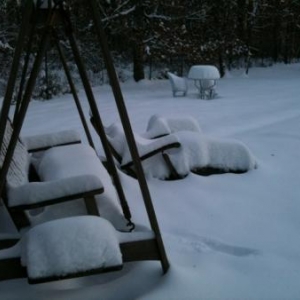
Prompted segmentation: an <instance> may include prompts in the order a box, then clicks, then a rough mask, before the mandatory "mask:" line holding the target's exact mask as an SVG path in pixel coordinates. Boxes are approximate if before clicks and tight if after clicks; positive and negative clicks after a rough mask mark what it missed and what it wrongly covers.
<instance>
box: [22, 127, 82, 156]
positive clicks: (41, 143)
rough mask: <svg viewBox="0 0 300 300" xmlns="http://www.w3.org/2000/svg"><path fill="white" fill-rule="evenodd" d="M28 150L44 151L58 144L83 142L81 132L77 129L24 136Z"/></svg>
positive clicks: (23, 139)
mask: <svg viewBox="0 0 300 300" xmlns="http://www.w3.org/2000/svg"><path fill="white" fill-rule="evenodd" d="M22 141H23V143H24V144H25V146H26V147H27V150H28V152H38V151H44V150H47V149H49V148H52V147H56V146H64V145H71V144H79V143H81V138H80V134H79V133H78V132H77V131H75V130H64V131H59V132H54V133H48V134H41V135H33V136H27V137H22Z"/></svg>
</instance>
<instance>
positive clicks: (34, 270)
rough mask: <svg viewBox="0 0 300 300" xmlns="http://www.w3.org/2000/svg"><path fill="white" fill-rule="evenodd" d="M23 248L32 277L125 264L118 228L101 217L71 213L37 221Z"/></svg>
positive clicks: (22, 257)
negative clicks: (48, 220)
mask: <svg viewBox="0 0 300 300" xmlns="http://www.w3.org/2000/svg"><path fill="white" fill-rule="evenodd" d="M22 248H23V249H22V256H21V260H22V264H23V265H24V266H27V272H28V276H29V278H31V279H33V278H35V279H38V278H45V277H52V276H66V275H69V274H74V273H77V272H84V271H90V270H95V269H102V268H109V267H116V266H120V265H122V255H121V252H120V248H119V242H118V238H117V236H116V231H115V229H114V228H113V227H112V225H111V224H110V223H109V222H108V221H106V220H105V219H102V218H100V217H93V216H81V217H72V218H66V219H61V220H56V221H50V222H47V223H44V224H41V225H38V226H36V227H34V228H32V229H31V230H30V231H29V232H27V233H26V235H25V236H24V238H23V240H22Z"/></svg>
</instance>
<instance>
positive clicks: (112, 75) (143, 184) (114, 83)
mask: <svg viewBox="0 0 300 300" xmlns="http://www.w3.org/2000/svg"><path fill="white" fill-rule="evenodd" d="M88 3H89V5H90V8H91V13H92V17H93V21H94V25H95V28H96V33H97V36H98V40H99V43H100V45H101V49H102V54H103V57H104V61H105V64H106V69H107V72H108V76H109V79H110V84H111V87H112V91H113V94H114V97H115V101H116V104H117V108H118V112H119V115H120V119H121V122H122V125H123V128H124V132H125V136H126V140H127V143H128V146H129V150H130V154H131V156H132V158H133V161H134V167H135V169H136V173H137V179H138V182H139V185H140V189H141V192H142V195H143V199H144V204H145V207H146V210H147V214H148V218H149V221H150V225H151V228H152V230H153V232H154V233H155V237H156V241H157V245H158V249H159V252H160V257H161V264H162V268H163V271H164V273H166V272H167V271H168V269H169V261H168V258H167V255H166V252H165V248H164V244H163V241H162V238H161V233H160V229H159V226H158V222H157V218H156V214H155V210H154V207H153V203H152V199H151V195H150V191H149V189H148V185H147V181H146V178H145V175H144V171H143V168H142V164H141V161H140V159H139V154H138V149H137V146H136V143H135V140H134V135H133V132H132V128H131V125H130V121H129V117H128V113H127V109H126V106H125V103H124V99H123V96H122V92H121V89H120V85H119V81H118V78H117V75H116V71H115V68H114V65H113V62H112V59H111V56H110V52H109V48H108V44H107V41H106V36H105V33H104V30H103V28H102V24H101V16H100V14H99V12H98V8H97V5H96V2H95V1H94V0H89V1H88Z"/></svg>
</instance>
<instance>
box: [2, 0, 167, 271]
mask: <svg viewBox="0 0 300 300" xmlns="http://www.w3.org/2000/svg"><path fill="white" fill-rule="evenodd" d="M24 2H25V5H24V8H23V9H24V13H23V20H22V24H21V30H20V33H19V37H18V42H17V45H16V49H15V53H14V58H13V62H12V67H11V73H10V77H9V80H8V85H7V90H6V94H5V97H4V100H3V105H2V110H1V112H0V146H2V141H3V136H4V132H5V126H6V120H7V118H8V115H9V107H10V105H11V102H12V97H13V92H14V89H15V85H16V78H17V72H18V66H19V62H20V59H21V54H22V50H23V48H24V44H25V41H26V37H28V35H29V32H30V31H29V30H28V23H29V22H30V18H31V17H32V14H34V13H38V12H37V10H38V9H41V8H40V7H38V6H37V5H35V4H34V3H33V2H34V1H33V0H26V1H24ZM36 2H37V3H40V4H41V2H43V1H41V2H39V1H36ZM45 2H47V3H48V6H47V8H46V9H41V10H44V11H45V10H46V11H47V21H46V22H45V26H44V30H43V34H42V38H41V42H40V46H39V49H38V51H37V54H36V57H35V60H34V63H33V66H32V68H31V71H30V76H29V79H28V81H27V84H26V88H25V89H24V92H23V91H19V94H20V95H23V96H22V97H19V98H20V99H19V103H18V106H17V107H18V110H17V111H15V118H14V124H13V125H14V130H13V134H12V136H11V139H10V143H9V146H8V149H7V153H6V156H5V159H4V162H3V165H2V169H1V172H0V193H1V192H2V190H3V188H4V183H5V178H6V175H7V172H8V169H9V165H10V162H11V159H12V156H13V152H14V149H15V146H16V143H17V140H18V137H19V134H20V131H21V128H22V125H23V121H24V119H25V115H26V112H27V109H28V106H29V102H30V100H31V96H32V92H33V89H34V86H35V82H36V78H37V76H38V73H39V70H40V66H41V64H42V60H43V57H44V55H45V53H46V50H47V47H48V44H49V40H50V38H53V36H54V40H55V42H56V45H57V47H58V51H59V54H60V58H61V60H62V64H63V67H64V70H65V73H66V76H67V79H68V82H69V84H70V88H71V91H72V94H73V96H74V100H75V103H76V106H77V109H78V111H79V115H80V119H81V121H82V123H83V126H84V129H85V132H86V134H87V138H88V141H89V143H90V144H91V145H92V146H93V142H92V140H91V137H90V134H89V131H88V128H87V124H86V122H85V119H84V115H83V113H82V110H81V106H80V103H79V100H78V98H77V95H76V90H75V89H74V86H73V83H72V79H71V76H70V73H69V72H68V68H67V65H66V63H65V60H64V56H63V53H62V51H61V50H62V49H60V47H59V41H58V39H57V36H56V34H55V28H54V27H55V25H56V23H57V22H58V21H59V22H62V24H63V26H64V28H65V31H66V35H67V37H68V39H69V43H70V46H71V49H72V52H73V56H74V59H75V63H76V65H77V67H78V70H79V74H80V77H81V80H82V83H83V87H84V90H85V93H86V96H87V99H88V103H89V106H90V110H91V112H92V114H93V116H94V120H95V125H96V126H97V128H98V129H99V133H100V138H101V143H102V146H103V149H104V152H105V155H106V158H107V161H108V165H109V168H110V172H111V174H112V177H113V180H114V183H115V185H116V189H117V192H118V196H119V198H120V201H121V205H122V208H123V211H124V215H125V217H127V218H128V219H129V220H130V218H131V214H130V210H129V207H128V205H127V201H126V199H125V195H124V192H123V188H122V185H121V182H120V179H119V176H118V172H117V169H116V166H115V164H114V160H113V157H112V154H111V152H110V148H109V144H108V141H107V139H106V135H105V131H104V126H103V124H102V120H101V117H100V113H99V110H98V107H97V104H96V101H95V97H94V95H93V92H92V88H91V86H90V83H89V80H88V77H87V73H86V70H85V67H84V64H83V62H82V59H81V56H80V51H79V49H78V47H77V43H76V39H75V37H74V35H73V30H72V24H71V21H70V17H69V11H68V9H67V6H66V1H63V0H53V1H48V0H46V1H45ZM52 2H53V3H52ZM86 2H87V4H88V6H89V8H90V13H91V16H92V19H93V22H94V27H95V30H96V33H97V37H98V40H99V43H100V47H101V51H102V55H103V58H104V61H105V65H106V69H107V72H108V76H109V79H110V84H111V87H112V91H113V94H114V98H115V102H116V105H117V109H118V113H119V116H120V120H121V123H122V126H123V128H124V132H125V136H126V140H127V143H128V146H129V149H130V153H131V156H132V159H133V162H134V167H135V169H136V174H137V180H138V182H139V186H140V189H141V193H142V196H143V200H144V205H145V208H146V211H147V214H148V218H149V222H150V226H151V229H152V230H153V232H154V235H155V245H154V247H153V246H151V245H150V244H149V246H150V248H153V250H151V251H156V252H157V253H152V254H150V255H148V257H147V255H145V256H144V255H143V253H142V252H143V251H144V250H146V252H147V249H139V250H138V251H136V249H133V252H136V253H138V254H137V256H138V257H136V258H135V257H133V256H132V257H131V256H130V255H129V257H128V260H139V259H143V258H144V257H146V258H147V259H149V257H153V258H154V259H155V258H157V259H159V260H160V262H161V265H162V269H163V272H164V273H166V272H167V270H168V268H169V261H168V258H167V255H166V252H165V248H164V244H163V240H162V237H161V233H160V229H159V225H158V221H157V218H156V213H155V210H154V206H153V203H152V199H151V195H150V191H149V188H148V185H147V181H146V178H145V175H144V172H143V168H142V164H141V161H140V158H139V155H138V149H137V146H136V143H135V140H134V135H133V131H132V128H131V125H130V120H129V116H128V113H127V109H126V106H125V102H124V99H123V95H122V92H121V89H120V85H119V81H118V78H117V75H116V72H115V68H114V65H113V62H112V58H111V56H110V51H109V48H108V44H107V39H106V36H105V33H104V30H103V27H102V24H101V16H100V13H99V11H98V8H97V4H96V2H95V0H87V1H86ZM53 33H54V34H53ZM146 245H148V244H147V243H146V244H145V243H143V242H142V243H141V247H145V246H146ZM128 246H129V248H130V247H131V245H128ZM125 247H126V245H125ZM136 247H139V246H138V244H137V245H135V246H133V248H136ZM127 250H128V249H127ZM129 250H130V249H129ZM148 251H149V249H148Z"/></svg>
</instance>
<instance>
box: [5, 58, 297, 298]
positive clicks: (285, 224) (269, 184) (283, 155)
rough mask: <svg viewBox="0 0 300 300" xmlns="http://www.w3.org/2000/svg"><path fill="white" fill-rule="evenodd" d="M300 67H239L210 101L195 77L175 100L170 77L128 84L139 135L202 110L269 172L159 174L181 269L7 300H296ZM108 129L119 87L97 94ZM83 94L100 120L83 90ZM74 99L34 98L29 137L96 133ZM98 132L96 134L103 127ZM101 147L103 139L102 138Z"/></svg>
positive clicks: (165, 224) (137, 198)
mask: <svg viewBox="0 0 300 300" xmlns="http://www.w3.org/2000/svg"><path fill="white" fill-rule="evenodd" d="M299 80H300V64H291V65H283V64H278V65H274V66H272V67H269V68H251V69H250V72H249V74H248V76H247V77H246V76H244V72H243V70H237V71H231V72H230V73H227V74H226V76H225V78H222V79H220V80H219V82H218V87H217V93H218V96H217V97H216V98H215V99H213V100H209V101H208V100H201V99H199V97H198V92H197V89H196V88H195V87H194V85H193V82H192V81H190V82H189V92H188V94H187V96H186V97H178V98H177V97H176V98H173V97H172V95H171V93H170V83H169V81H168V80H160V81H147V80H144V81H142V82H139V83H135V82H126V83H124V84H122V86H121V87H122V90H123V93H124V98H125V101H126V106H127V109H128V113H129V116H130V119H131V123H132V127H133V130H134V131H135V132H137V133H142V132H145V130H146V127H147V122H148V120H149V118H150V117H151V116H152V115H154V114H159V115H161V116H169V115H170V114H172V115H175V116H178V115H179V116H183V115H190V116H192V117H194V118H195V119H196V120H197V122H198V123H199V125H200V128H201V129H202V132H203V134H204V135H205V136H206V137H209V138H214V139H216V140H222V141H223V140H232V139H233V140H237V141H239V142H241V143H243V144H244V145H246V146H247V147H248V148H249V149H251V153H253V155H254V156H255V158H256V160H257V163H258V168H257V169H253V170H250V171H249V172H247V173H244V174H222V175H212V176H208V177H203V176H199V175H195V174H191V173H190V174H189V175H188V176H187V177H186V178H184V179H182V180H177V181H162V180H158V179H153V178H148V179H147V182H148V185H149V189H150V193H151V196H152V199H153V204H154V207H155V210H156V213H157V218H158V221H159V225H160V228H161V232H162V238H163V241H164V245H165V248H166V252H167V255H168V257H169V260H170V263H171V267H170V270H169V272H168V273H167V274H166V275H164V276H163V275H162V270H161V265H160V263H159V262H151V261H149V262H139V263H130V264H125V265H124V268H123V270H122V271H120V272H113V273H108V274H101V275H97V276H90V277H86V278H82V279H73V280H65V281H61V282H55V283H48V284H42V285H38V286H35V285H28V283H27V280H26V279H16V280H9V281H3V282H0V299H1V300H8V299H10V300H19V299H22V300H35V299H39V300H40V299H43V300H52V299H58V300H66V299H68V300H69V299H72V300H82V299H89V300H94V299H95V300H96V299H97V300H98V299H99V298H101V299H104V300H108V299H110V300H111V299H114V300H119V299H122V300H133V299H135V300H152V299H153V300H166V299H167V300H195V299H196V300H198V299H209V300H211V299H212V300H224V299H239V300H240V299H241V300H252V299H255V300H270V299H272V300H282V299H285V300H295V299H299V295H300V286H299V277H300V255H299V248H300V239H299V229H300V221H299V220H300V219H299V211H300V201H299V195H300V185H299V177H300V176H299V170H300V151H299V149H300V133H299V128H300V126H299V122H300V121H299V120H300V101H299ZM94 92H95V95H96V99H98V103H99V108H100V109H101V112H102V116H103V122H104V124H111V123H114V122H116V121H118V116H117V110H116V107H115V105H114V102H113V95H112V93H111V88H110V87H109V86H101V87H96V88H94ZM80 99H82V103H83V105H84V110H85V112H86V113H87V115H88V111H89V108H88V106H87V104H86V101H85V97H84V95H83V93H81V94H80ZM78 120H79V118H78V114H77V112H76V108H75V105H74V101H73V99H72V96H71V95H65V96H62V97H60V98H58V99H54V100H51V101H45V102H38V101H32V103H31V104H30V107H29V111H28V114H27V117H26V120H25V124H24V128H23V132H22V134H23V135H30V134H40V133H41V134H42V133H49V132H54V131H58V130H65V129H66V130H67V129H75V130H79V131H80V132H81V133H82V136H84V131H83V129H82V127H81V125H80V123H79V121H78ZM91 128H92V127H91ZM92 134H93V137H94V138H95V141H97V146H98V147H99V152H100V153H103V151H102V149H101V148H100V143H99V144H98V141H99V140H98V137H97V134H96V133H94V132H93V131H92ZM120 176H121V181H122V184H123V186H124V189H125V193H126V196H127V198H128V202H129V206H130V208H131V212H132V215H133V221H135V222H136V223H139V224H142V225H145V226H148V221H147V216H146V213H145V209H144V206H143V201H142V197H141V193H140V191H139V187H138V183H137V181H136V180H134V179H132V178H130V177H128V176H126V175H124V174H123V173H120Z"/></svg>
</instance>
